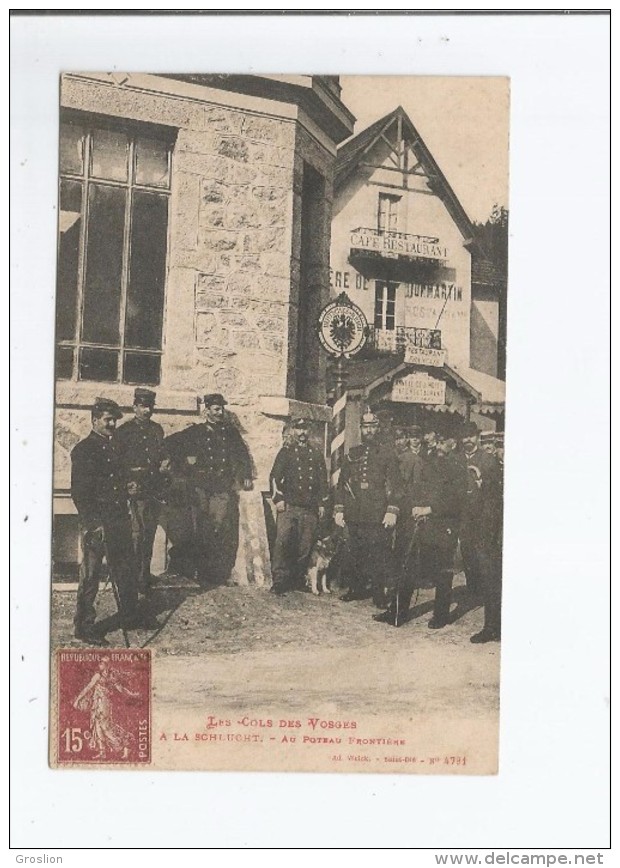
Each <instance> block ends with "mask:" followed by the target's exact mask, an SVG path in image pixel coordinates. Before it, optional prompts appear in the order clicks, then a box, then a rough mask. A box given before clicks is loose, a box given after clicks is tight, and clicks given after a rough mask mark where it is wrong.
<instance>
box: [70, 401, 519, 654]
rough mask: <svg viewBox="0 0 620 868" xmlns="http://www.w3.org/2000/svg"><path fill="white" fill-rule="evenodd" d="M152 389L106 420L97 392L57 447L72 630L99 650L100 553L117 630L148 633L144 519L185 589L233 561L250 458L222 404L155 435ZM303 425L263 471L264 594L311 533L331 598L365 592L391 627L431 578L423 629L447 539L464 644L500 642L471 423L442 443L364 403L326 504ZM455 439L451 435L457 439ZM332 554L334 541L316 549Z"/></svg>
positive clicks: (495, 515)
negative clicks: (465, 603)
mask: <svg viewBox="0 0 620 868" xmlns="http://www.w3.org/2000/svg"><path fill="white" fill-rule="evenodd" d="M155 398H156V395H155V393H154V392H153V391H151V390H149V389H143V388H138V389H136V390H135V395H134V405H133V418H132V419H131V420H129V421H127V422H125V423H124V424H122V425H120V426H119V427H118V429H117V428H116V423H117V420H118V419H120V418H121V417H122V413H121V410H120V408H119V406H118V405H117V404H116V403H115V402H114V401H111V400H109V399H106V398H98V399H97V400H96V402H95V404H94V406H93V408H92V431H91V433H90V434H89V435H88V437H86V438H85V439H84V440H82V441H81V442H80V443H78V444H77V446H76V447H75V448H74V449H73V451H72V453H71V458H72V483H71V493H72V497H73V500H74V502H75V505H76V508H77V511H78V514H79V519H80V528H81V539H82V552H83V558H82V563H81V566H80V582H79V586H78V595H77V608H76V615H75V621H74V626H75V636H76V638H77V639H79V640H81V641H84V642H86V643H88V644H94V645H106V644H108V643H107V641H106V639H105V636H104V634H103V632H102V630H101V627H100V625H97V624H96V610H95V600H96V596H97V591H98V587H99V578H100V576H101V571H102V564H103V560H104V558H105V560H106V562H107V565H108V572H109V575H110V579H111V580H112V584H113V587H114V589H115V592H116V594H117V603H118V607H119V616H120V620H121V626H122V627H123V628H124V629H126V630H127V629H134V628H140V627H144V628H153V627H155V628H157V627H159V624H158V623H157V621H155V620H154V619H153V618H151V617H150V616H149V614H148V608H145V606H144V605H141V603H140V598H141V597H142V598H143V599H144V600H146V598H147V597H148V594H149V591H150V588H151V586H152V584H153V583H154V582H155V581H156V580H155V579H154V578H153V577H152V576H151V573H150V565H151V557H152V553H153V541H154V537H155V532H156V529H157V525H158V523H160V524H161V525H162V526H163V527H164V528H165V531H166V534H167V537H168V539H169V542H170V543H171V549H170V552H169V566H168V572H169V573H176V574H180V575H185V576H188V577H190V578H194V579H196V580H197V581H198V582H199V583H200V584H201V585H203V586H205V587H207V586H209V585H218V584H224V583H226V581H227V580H228V578H229V576H230V573H231V570H232V568H233V565H234V563H235V559H236V555H237V547H238V536H239V507H238V492H239V491H240V490H250V489H251V488H252V476H253V472H252V461H251V458H250V454H249V452H248V449H247V447H246V445H245V443H244V441H243V438H242V437H241V435H240V433H239V431H238V430H237V428H236V427H235V426H234V425H233V424H232V423H231V422H230V421H229V420H228V419H227V417H226V413H225V409H224V408H225V406H226V403H227V402H226V400H225V399H224V397H223V396H222V395H220V394H210V395H205V396H204V399H203V404H204V421H203V422H202V423H200V424H193V425H190V426H189V427H188V428H186V429H184V430H183V431H180V432H177V433H174V434H171V435H170V436H168V437H164V432H163V429H162V427H161V426H160V425H159V424H157V423H156V422H154V421H153V420H152V418H151V416H152V415H153V412H154V407H155ZM309 429H310V423H309V420H307V419H304V418H295V419H292V420H291V422H290V433H289V436H288V437H287V439H286V442H285V443H284V445H283V446H282V448H281V449H280V451H279V452H278V454H277V456H276V459H275V462H274V465H273V469H272V472H271V475H270V496H271V498H272V502H273V503H274V505H275V509H276V533H275V542H274V545H273V552H272V575H273V586H272V591H273V592H274V593H275V594H277V595H282V594H285V593H287V592H288V591H289V590H292V589H294V588H295V587H298V586H299V583H300V582H301V580H302V579H303V576H304V575H305V571H306V568H307V565H308V559H309V557H310V556H311V552H312V549H313V546H314V545H315V543H316V541H317V539H318V538H319V536H323V535H324V533H325V534H327V535H328V536H331V537H332V538H334V539H338V541H339V542H342V547H341V549H340V551H339V568H340V575H341V582H342V583H344V585H345V586H346V587H348V591H347V593H346V594H344V596H343V597H342V598H341V599H343V600H345V601H350V600H356V599H363V598H365V597H369V596H372V598H373V600H374V602H375V604H376V605H377V606H379V607H381V608H383V609H384V611H383V612H382V613H381V614H378V615H375V620H377V621H382V622H385V623H387V624H391V625H393V626H400V625H401V624H403V623H405V622H406V620H407V613H408V610H409V606H410V603H411V599H412V596H413V592H414V590H415V588H416V587H420V586H422V584H424V585H432V586H434V587H435V601H434V608H433V616H432V619H431V620H430V622H429V625H428V626H429V627H430V628H431V629H434V628H440V627H444V626H445V625H446V624H448V623H450V607H451V601H452V578H453V572H454V559H455V553H456V549H457V544H459V543H460V551H461V556H462V560H463V566H464V571H465V575H466V580H467V588H468V590H469V592H470V593H471V594H472V596H473V597H474V598H475V599H476V600H478V601H480V602H481V603H482V604H483V605H484V611H485V622H484V627H483V629H482V631H481V632H480V633H477V634H476V635H474V636H472V637H471V641H472V642H488V641H493V640H497V639H499V638H500V598H501V534H502V470H501V463H500V460H499V458H498V455H497V454H494V453H495V451H496V450H495V448H493V449H490V448H486V447H485V448H484V449H483V448H482V447H481V446H480V436H479V432H478V429H477V427H476V425H475V424H473V423H467V424H466V425H465V426H464V427H463V429H462V430H461V432H460V435H459V437H458V439H457V438H456V437H453V436H448V435H446V434H438V433H437V432H435V431H427V432H426V433H425V434H424V435H423V432H422V430H421V429H420V428H419V427H417V426H413V427H411V428H409V429H406V428H396V429H395V430H394V432H393V436H389V437H388V432H385V431H381V427H380V423H379V419H378V418H377V416H375V415H374V414H373V413H370V412H369V413H366V414H365V415H364V416H363V417H362V422H361V444H360V445H359V446H355V447H353V448H351V449H350V451H349V453H348V455H347V456H346V458H345V460H344V463H343V465H342V468H341V471H340V475H339V479H338V484H337V487H336V489H335V492H334V497H333V501H334V502H333V503H332V502H331V500H332V497H331V495H330V490H329V486H328V483H327V473H326V466H325V460H324V456H323V454H322V452H321V451H320V450H319V449H317V448H316V447H315V446H313V445H312V444H311V442H310V438H309ZM459 441H460V442H459ZM332 551H334V549H332Z"/></svg>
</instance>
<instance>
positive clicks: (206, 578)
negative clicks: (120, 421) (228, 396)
mask: <svg viewBox="0 0 620 868" xmlns="http://www.w3.org/2000/svg"><path fill="white" fill-rule="evenodd" d="M227 403H228V402H227V401H225V400H224V398H223V396H222V395H220V394H210V395H205V396H204V419H205V421H204V422H203V423H201V424H197V425H190V427H189V428H186V429H185V431H181V432H179V433H178V434H176V435H174V436H171V437H169V438H167V439H166V444H165V445H166V450H167V452H168V455H169V457H170V459H171V461H172V464H173V467H174V468H176V471H177V473H180V474H183V477H184V479H185V481H186V491H187V496H188V497H189V499H190V511H191V515H192V525H193V528H192V530H193V534H192V544H191V546H190V549H191V550H192V551H193V554H194V557H195V567H196V573H197V579H198V581H199V583H200V584H202V585H207V584H211V585H220V584H224V583H226V581H227V580H228V579H229V577H230V573H231V570H232V568H233V566H234V564H235V560H236V557H237V549H238V546H239V497H238V493H237V492H238V490H239V489H240V488H243V489H244V490H245V491H250V490H251V488H252V462H251V459H250V455H249V452H248V449H247V446H246V445H245V443H244V442H243V439H242V438H241V435H240V434H239V432H238V431H237V429H236V428H235V427H234V426H233V425H232V424H231V423H229V422H228V421H226V419H225V413H224V407H225V406H226V405H227Z"/></svg>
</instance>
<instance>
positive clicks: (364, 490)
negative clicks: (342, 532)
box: [334, 443, 402, 524]
mask: <svg viewBox="0 0 620 868" xmlns="http://www.w3.org/2000/svg"><path fill="white" fill-rule="evenodd" d="M401 494H402V482H401V476H400V468H399V465H398V458H397V457H396V453H395V452H394V451H393V450H392V449H390V448H389V447H387V446H386V445H385V444H381V443H368V444H361V445H360V446H354V447H353V448H352V449H351V450H349V454H348V455H347V457H346V458H345V460H344V463H343V465H342V468H341V471H340V476H339V478H338V487H337V490H336V505H335V506H334V512H343V513H344V517H345V521H347V522H354V523H355V522H359V523H368V524H374V523H375V522H381V521H382V519H383V517H384V515H385V513H386V512H391V513H393V514H394V515H398V513H399V507H398V503H399V499H400V497H401Z"/></svg>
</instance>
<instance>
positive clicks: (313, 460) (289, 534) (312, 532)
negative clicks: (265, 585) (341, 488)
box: [269, 418, 329, 594]
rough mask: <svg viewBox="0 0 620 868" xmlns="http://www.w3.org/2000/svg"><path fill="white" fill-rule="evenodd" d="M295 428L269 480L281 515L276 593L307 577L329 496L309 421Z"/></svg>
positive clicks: (274, 568)
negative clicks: (304, 575)
mask: <svg viewBox="0 0 620 868" xmlns="http://www.w3.org/2000/svg"><path fill="white" fill-rule="evenodd" d="M291 428H292V435H293V437H292V441H291V442H290V443H288V444H285V445H284V446H283V447H282V448H281V449H280V451H279V452H278V454H277V455H276V459H275V461H274V464H273V469H272V471H271V475H270V478H269V488H270V491H271V497H272V500H273V502H274V504H275V506H276V512H277V517H276V540H275V544H274V549H273V558H272V564H271V565H272V574H273V587H272V591H273V592H274V593H276V594H284V593H286V591H287V590H290V588H291V586H294V585H295V584H296V583H297V582H299V580H300V579H301V577H302V576H303V574H304V572H305V570H306V564H307V561H308V556H309V555H310V551H311V549H312V546H313V545H314V543H315V541H316V535H317V527H318V523H319V520H320V519H322V518H323V516H324V514H325V504H326V501H327V499H328V497H329V489H328V487H327V468H326V466H325V459H324V457H323V455H322V454H321V453H320V452H319V450H318V449H315V448H314V446H312V445H310V443H309V442H308V421H307V420H306V419H302V418H298V419H293V423H292V426H291Z"/></svg>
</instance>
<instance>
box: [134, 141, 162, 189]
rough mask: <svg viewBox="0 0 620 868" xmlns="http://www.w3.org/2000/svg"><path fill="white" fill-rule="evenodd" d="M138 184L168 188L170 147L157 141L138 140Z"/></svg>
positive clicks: (136, 146) (136, 145)
mask: <svg viewBox="0 0 620 868" xmlns="http://www.w3.org/2000/svg"><path fill="white" fill-rule="evenodd" d="M135 153H136V184H144V185H145V186H150V187H168V185H169V183H170V179H169V174H168V145H167V144H166V143H165V142H159V141H157V139H136V144H135Z"/></svg>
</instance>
